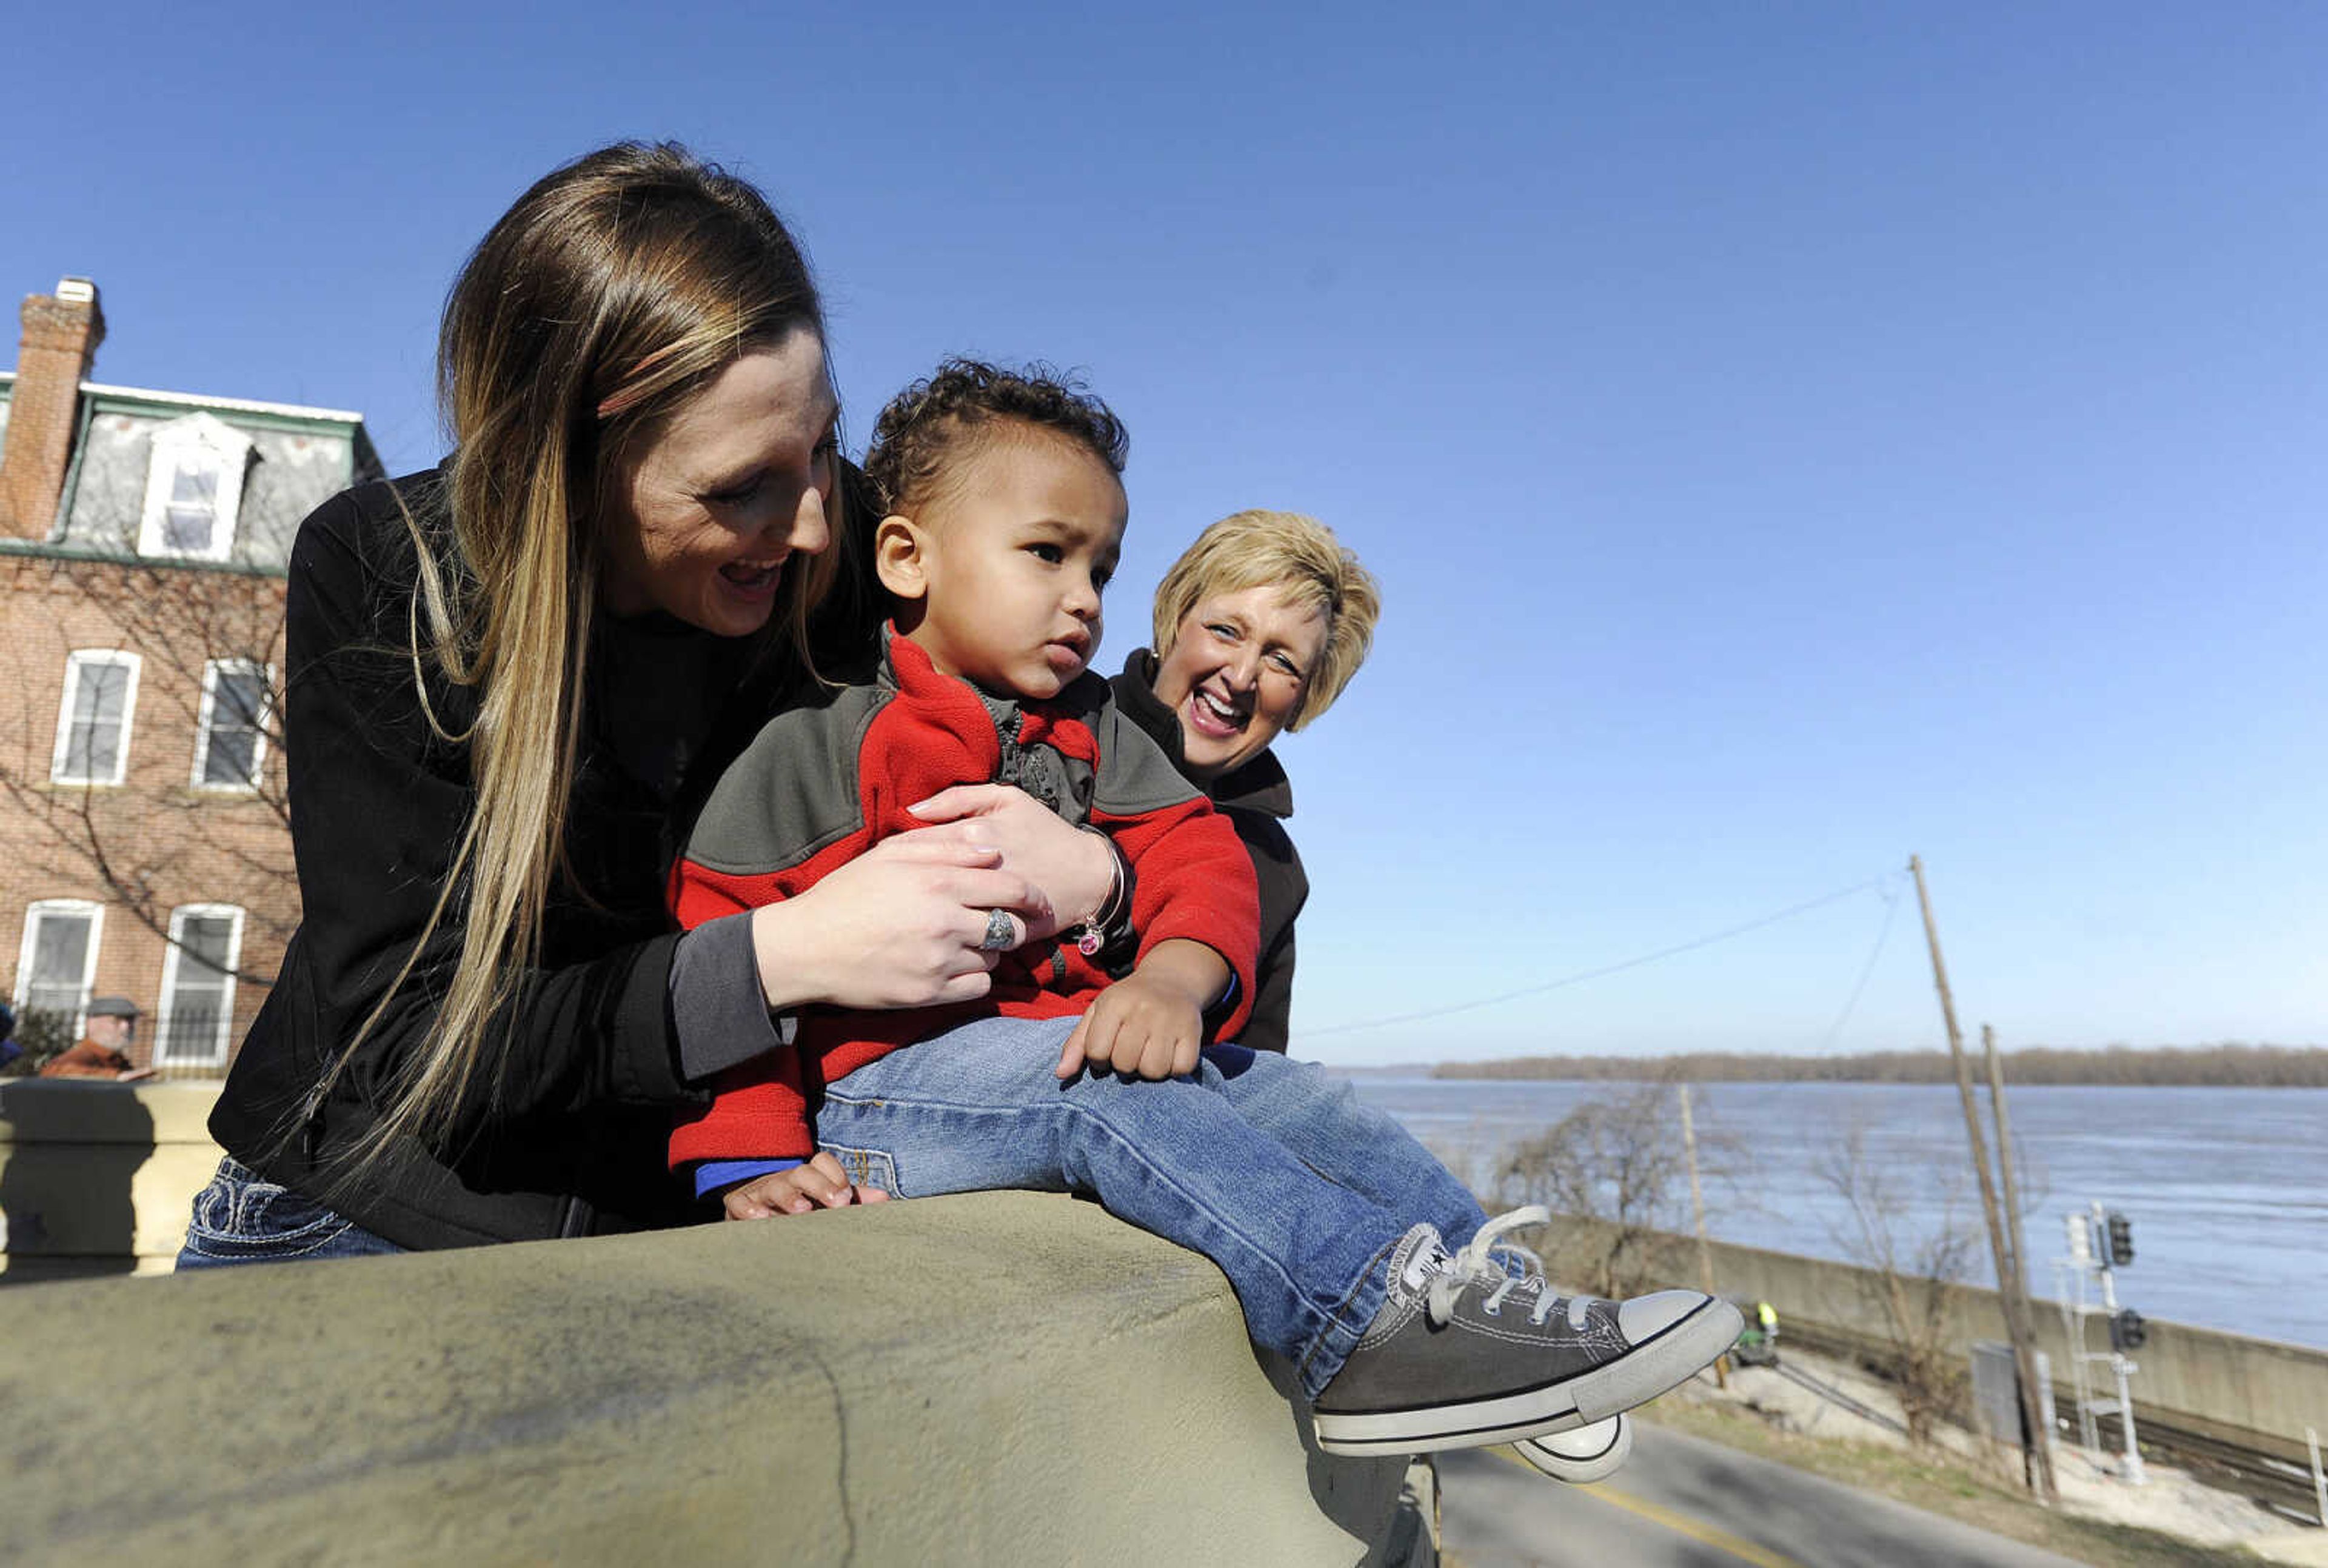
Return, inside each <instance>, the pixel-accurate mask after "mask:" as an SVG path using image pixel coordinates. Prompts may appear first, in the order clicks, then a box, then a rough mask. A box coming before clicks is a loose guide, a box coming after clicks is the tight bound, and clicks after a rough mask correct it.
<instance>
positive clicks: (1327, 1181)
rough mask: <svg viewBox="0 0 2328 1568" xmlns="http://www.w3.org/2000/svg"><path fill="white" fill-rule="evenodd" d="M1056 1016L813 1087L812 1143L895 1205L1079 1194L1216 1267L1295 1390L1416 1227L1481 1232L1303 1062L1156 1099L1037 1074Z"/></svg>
mask: <svg viewBox="0 0 2328 1568" xmlns="http://www.w3.org/2000/svg"><path fill="white" fill-rule="evenodd" d="M1075 1021H1076V1020H1075V1019H1041V1020H1035V1019H1007V1018H992V1019H977V1020H975V1021H974V1022H972V1023H967V1024H964V1025H962V1027H961V1028H956V1029H953V1030H951V1031H949V1032H947V1033H945V1034H942V1035H936V1036H933V1037H932V1038H929V1039H926V1040H924V1041H922V1042H921V1043H920V1044H918V1045H914V1046H909V1047H906V1048H905V1049H904V1050H900V1051H893V1052H891V1053H890V1054H889V1055H888V1056H885V1057H883V1058H882V1059H881V1060H879V1061H878V1062H875V1063H873V1064H871V1065H870V1066H865V1067H860V1068H859V1069H858V1070H857V1071H856V1072H854V1073H851V1074H850V1075H848V1076H847V1077H845V1078H843V1079H841V1080H840V1082H838V1083H836V1084H831V1085H830V1086H829V1087H828V1088H827V1089H826V1091H825V1097H824V1103H823V1105H822V1106H821V1108H820V1109H819V1110H818V1112H817V1116H816V1129H817V1141H818V1142H819V1143H820V1144H821V1145H822V1146H823V1147H824V1148H825V1149H826V1150H829V1151H831V1153H832V1155H833V1156H834V1157H835V1158H836V1159H838V1160H840V1163H841V1164H842V1166H843V1167H844V1168H845V1169H848V1170H849V1172H850V1179H851V1180H853V1181H857V1182H859V1183H869V1184H871V1185H873V1186H876V1187H879V1188H886V1189H887V1190H888V1191H890V1192H892V1193H895V1194H896V1195H897V1196H899V1197H929V1196H933V1195H935V1194H938V1193H948V1192H980V1191H988V1190H991V1189H993V1188H1035V1189H1037V1190H1042V1191H1066V1190H1072V1191H1076V1192H1085V1193H1090V1194H1093V1195H1094V1196H1096V1197H1098V1198H1099V1200H1100V1202H1101V1203H1102V1204H1103V1205H1105V1206H1106V1207H1107V1210H1108V1212H1109V1213H1111V1214H1113V1215H1115V1216H1118V1217H1119V1218H1122V1219H1126V1220H1129V1221H1131V1223H1132V1224H1133V1225H1138V1226H1140V1227H1141V1229H1142V1230H1148V1231H1153V1232H1154V1233H1155V1234H1156V1235H1160V1236H1163V1237H1164V1238H1166V1239H1167V1240H1169V1241H1175V1242H1178V1243H1179V1244H1181V1245H1182V1246H1186V1247H1189V1248H1193V1249H1194V1250H1195V1251H1197V1252H1199V1253H1204V1255H1205V1256H1206V1257H1208V1258H1210V1259H1212V1261H1213V1262H1214V1263H1217V1264H1218V1265H1219V1266H1220V1269H1221V1272H1223V1273H1225V1274H1226V1275H1227V1276H1228V1277H1229V1283H1230V1284H1231V1285H1232V1286H1233V1287H1234V1289H1235V1291H1236V1294H1237V1300H1238V1302H1239V1303H1240V1304H1241V1305H1242V1306H1243V1307H1244V1319H1245V1331H1246V1332H1247V1333H1249V1334H1251V1335H1252V1336H1253V1339H1254V1340H1255V1342H1257V1343H1259V1344H1261V1345H1263V1346H1266V1347H1269V1348H1271V1349H1272V1350H1276V1351H1278V1352H1280V1353H1281V1354H1282V1355H1284V1356H1286V1357H1289V1358H1290V1359H1291V1361H1292V1362H1293V1364H1294V1366H1295V1367H1296V1369H1297V1370H1298V1371H1299V1373H1300V1377H1301V1386H1302V1390H1303V1392H1304V1393H1306V1394H1309V1395H1310V1396H1311V1397H1313V1398H1314V1397H1316V1395H1317V1393H1318V1391H1319V1389H1321V1388H1323V1387H1324V1386H1325V1385H1326V1384H1327V1383H1328V1381H1329V1380H1330V1379H1331V1378H1332V1377H1333V1376H1334V1374H1335V1373H1337V1372H1338V1371H1340V1370H1341V1369H1342V1363H1343V1361H1344V1360H1345V1359H1346V1358H1347V1357H1348V1356H1349V1353H1350V1349H1351V1347H1353V1346H1355V1345H1356V1343H1357V1341H1358V1338H1359V1337H1360V1336H1361V1335H1363V1334H1364V1333H1365V1332H1366V1326H1367V1325H1368V1324H1369V1323H1371V1322H1372V1321H1373V1320H1374V1316H1375V1311H1376V1310H1377V1309H1379V1308H1380V1307H1381V1305H1382V1302H1383V1294H1384V1291H1385V1286H1386V1284H1387V1275H1388V1270H1387V1269H1386V1267H1385V1264H1386V1263H1387V1262H1388V1260H1389V1256H1390V1252H1391V1249H1392V1247H1393V1246H1394V1245H1395V1244H1397V1242H1398V1240H1399V1238H1400V1237H1401V1236H1403V1235H1405V1234H1406V1232H1407V1231H1408V1229H1409V1228H1410V1227H1412V1226H1413V1225H1415V1224H1416V1222H1418V1221H1428V1222H1429V1223H1431V1224H1432V1225H1435V1226H1437V1227H1438V1229H1439V1232H1440V1234H1441V1236H1443V1237H1444V1238H1445V1240H1446V1242H1447V1244H1448V1245H1449V1246H1450V1247H1451V1246H1460V1245H1461V1244H1463V1243H1464V1242H1466V1241H1468V1240H1469V1239H1470V1236H1471V1233H1472V1232H1473V1231H1475V1230H1477V1229H1478V1226H1479V1225H1480V1223H1481V1221H1482V1220H1483V1219H1484V1218H1485V1216H1483V1215H1482V1214H1481V1213H1480V1210H1479V1206H1478V1202H1477V1201H1476V1200H1474V1199H1473V1197H1471V1195H1470V1193H1469V1191H1467V1190H1466V1189H1465V1188H1464V1187H1463V1185H1462V1183H1460V1182H1459V1181H1457V1180H1456V1179H1455V1178H1453V1177H1452V1176H1450V1175H1449V1174H1448V1173H1447V1169H1446V1168H1445V1167H1444V1166H1442V1165H1441V1164H1440V1163H1439V1161H1438V1160H1434V1159H1432V1156H1431V1154H1430V1151H1429V1150H1425V1149H1424V1148H1423V1147H1422V1145H1421V1144H1419V1143H1417V1142H1416V1141H1414V1140H1413V1138H1411V1137H1409V1136H1408V1135H1407V1132H1406V1131H1405V1130H1404V1129H1403V1128H1402V1127H1400V1126H1399V1124H1398V1123H1397V1122H1394V1121H1393V1120H1392V1119H1391V1118H1390V1117H1389V1116H1387V1115H1385V1114H1384V1113H1381V1112H1379V1111H1375V1110H1373V1109H1371V1108H1369V1107H1367V1106H1366V1105H1365V1104H1363V1103H1360V1102H1359V1100H1358V1098H1357V1095H1356V1094H1355V1093H1354V1092H1353V1091H1352V1090H1351V1088H1350V1086H1349V1085H1348V1084H1341V1083H1337V1082H1335V1081H1334V1080H1333V1079H1331V1078H1328V1076H1327V1075H1326V1074H1325V1073H1324V1071H1323V1070H1322V1069H1320V1068H1319V1067H1317V1066H1314V1065H1311V1064H1309V1063H1302V1062H1289V1061H1287V1060H1286V1059H1285V1058H1284V1057H1282V1056H1274V1055H1272V1054H1270V1053H1268V1052H1263V1051H1252V1050H1247V1049H1245V1048H1244V1047H1241V1046H1213V1047H1207V1048H1206V1051H1205V1053H1204V1058H1203V1061H1202V1062H1201V1063H1200V1065H1199V1066H1198V1067H1197V1071H1196V1072H1195V1073H1193V1074H1191V1075H1189V1076H1187V1077H1185V1078H1169V1079H1166V1080H1164V1081H1162V1082H1160V1083H1157V1082H1149V1081H1147V1080H1144V1079H1137V1078H1121V1077H1118V1076H1116V1075H1112V1074H1095V1073H1090V1072H1085V1073H1083V1074H1081V1075H1077V1076H1076V1077H1075V1078H1073V1079H1071V1080H1069V1081H1068V1082H1066V1083H1061V1082H1060V1081H1059V1080H1057V1079H1056V1078H1055V1077H1053V1076H1052V1075H1051V1068H1052V1066H1053V1065H1054V1064H1056V1062H1057V1060H1058V1056H1059V1047H1060V1046H1061V1045H1062V1044H1063V1043H1065V1039H1066V1038H1067V1035H1068V1033H1069V1032H1070V1031H1071V1030H1072V1029H1073V1028H1075Z"/></svg>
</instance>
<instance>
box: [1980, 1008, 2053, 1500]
mask: <svg viewBox="0 0 2328 1568" xmlns="http://www.w3.org/2000/svg"><path fill="white" fill-rule="evenodd" d="M1980 1047H1981V1051H1982V1053H1983V1054H1984V1055H1985V1056H1986V1057H1987V1058H1988V1110H1989V1114H1990V1115H1992V1116H1994V1117H1995V1119H1996V1173H1997V1176H1998V1178H1999V1179H2001V1180H2002V1181H2003V1183H2004V1240H2005V1246H2006V1252H2007V1256H2008V1257H2009V1259H2010V1261H2011V1262H2012V1264H2013V1279H2012V1281H2011V1282H2009V1283H2008V1284H2006V1286H2005V1287H2004V1294H2005V1300H2006V1301H2007V1302H2008V1303H2009V1304H2010V1307H2011V1310H2012V1314H2013V1318H2012V1319H2011V1320H2017V1321H2018V1322H2019V1323H2020V1325H2021V1334H2022V1336H2023V1338H2025V1340H2026V1345H2025V1347H2024V1344H2023V1338H2015V1339H2014V1345H2013V1357H2014V1366H2015V1367H2016V1369H2018V1370H2019V1376H2021V1378H2022V1388H2021V1416H2022V1419H2023V1421H2025V1422H2029V1423H2030V1428H2029V1430H2030V1431H2032V1432H2035V1433H2037V1434H2038V1436H2037V1441H2036V1443H2035V1445H2034V1448H2033V1450H2032V1455H2031V1462H2032V1467H2033V1468H2034V1469H2035V1470H2036V1472H2037V1476H2038V1477H2040V1478H2042V1482H2041V1484H2040V1487H2039V1492H2040V1495H2041V1496H2043V1497H2047V1498H2051V1497H2052V1496H2054V1495H2055V1485H2054V1479H2053V1429H2052V1427H2051V1424H2050V1423H2048V1422H2046V1420H2045V1398H2044V1391H2043V1389H2042V1388H2041V1387H2040V1386H2039V1385H2038V1381H2037V1335H2036V1321H2035V1314H2034V1313H2032V1311H2031V1310H2030V1307H2029V1235H2028V1232H2027V1230H2026V1229H2025V1228H2024V1227H2023V1225H2022V1223H2021V1221H2022V1215H2021V1176H2020V1172H2019V1171H2018V1170H2017V1169H2015V1166H2014V1158H2013V1119H2012V1117H2011V1116H2009V1115H2008V1114H2006V1113H2005V1109H2004V1057H2003V1056H2001V1055H1999V1054H1998V1052H1997V1049H1996V1031H1995V1029H1993V1028H1990V1027H1989V1026H1988V1025H1986V1024H1983V1025H1981V1026H1980ZM2023 1357H2026V1358H2027V1362H2028V1365H2027V1366H2026V1367H2025V1368H2024V1367H2022V1366H2021V1363H2022V1361H2023Z"/></svg>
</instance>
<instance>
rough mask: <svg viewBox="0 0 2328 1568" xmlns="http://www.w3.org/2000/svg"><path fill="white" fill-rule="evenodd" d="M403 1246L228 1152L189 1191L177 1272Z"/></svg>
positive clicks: (348, 1255)
mask: <svg viewBox="0 0 2328 1568" xmlns="http://www.w3.org/2000/svg"><path fill="white" fill-rule="evenodd" d="M402 1251H404V1249H403V1248H402V1247H400V1246H398V1245H397V1244H395V1243H394V1242H392V1241H390V1240H389V1239H388V1238H387V1237H385V1236H376V1235H372V1234H371V1232H370V1231H368V1230H366V1229H364V1228H363V1227H362V1226H361V1225H357V1224H356V1223H355V1222H354V1221H353V1220H348V1219H343V1218H341V1217H340V1216H338V1215H336V1214H334V1213H333V1212H332V1211H331V1210H330V1209H328V1208H325V1207H324V1206H323V1205H322V1204H320V1203H317V1202H316V1201H315V1200H314V1199H313V1198H311V1197H307V1196H305V1194H303V1193H298V1192H294V1191H293V1190H292V1189H291V1188H287V1187H277V1185H276V1184H275V1183H273V1182H271V1181H269V1180H268V1179H267V1178H265V1177H263V1176H261V1175H259V1174H258V1172H257V1171H255V1170H253V1169H250V1167H249V1166H248V1165H245V1164H243V1163H242V1162H241V1161H240V1160H237V1159H235V1158H234V1157H233V1156H231V1155H229V1156H228V1157H227V1158H225V1159H223V1160H220V1161H219V1168H218V1174H217V1175H216V1176H214V1177H212V1178H211V1184H210V1185H209V1186H208V1187H205V1188H202V1191H200V1192H198V1193H196V1194H194V1215H193V1218H192V1221H190V1222H189V1223H188V1224H187V1225H186V1245H185V1250H184V1251H183V1252H181V1253H179V1254H178V1272H180V1273H182V1274H183V1273H184V1272H187V1271H189V1270H192V1269H220V1268H224V1267H226V1266H227V1265H228V1264H230V1263H292V1262H295V1261H296V1260H299V1259H304V1258H361V1257H370V1256H372V1255H374V1254H376V1253H400V1252H402Z"/></svg>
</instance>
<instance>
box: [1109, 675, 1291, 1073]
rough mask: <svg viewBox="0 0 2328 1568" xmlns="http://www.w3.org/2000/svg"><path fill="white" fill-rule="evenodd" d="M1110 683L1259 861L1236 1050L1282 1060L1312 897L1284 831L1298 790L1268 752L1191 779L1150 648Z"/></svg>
mask: <svg viewBox="0 0 2328 1568" xmlns="http://www.w3.org/2000/svg"><path fill="white" fill-rule="evenodd" d="M1111 684H1112V685H1113V687H1114V688H1115V701H1116V706H1117V708H1118V709H1120V710H1121V711H1122V714H1123V715H1124V717H1125V718H1129V719H1131V721H1132V722H1133V723H1134V724H1136V725H1138V726H1139V727H1140V728H1141V729H1143V730H1145V731H1147V732H1148V734H1149V736H1150V738H1152V739H1153V740H1154V741H1155V742H1156V744H1157V745H1159V746H1162V747H1163V748H1164V755H1165V756H1169V757H1170V758H1171V759H1172V765H1174V766H1175V767H1177V768H1178V769H1179V770H1180V772H1181V774H1182V775H1183V776H1185V777H1187V779H1188V781H1189V782H1190V783H1191V784H1196V785H1197V788H1199V789H1201V790H1203V791H1204V792H1205V793H1206V794H1207V795H1209V796H1211V797H1212V802H1213V804H1214V805H1215V806H1216V807H1217V808H1218V809H1219V810H1220V811H1221V812H1223V813H1225V815H1226V816H1227V817H1228V819H1229V821H1230V822H1232V823H1233V824H1234V826H1235V828H1236V831H1237V837H1238V838H1239V839H1241V840H1244V847H1245V852H1246V853H1247V854H1249V855H1251V856H1252V857H1253V878H1254V880H1255V881H1256V882H1258V883H1259V884H1260V887H1261V962H1260V966H1259V968H1258V969H1257V970H1256V971H1255V977H1256V978H1255V981H1254V988H1253V1017H1252V1019H1250V1020H1248V1021H1247V1023H1246V1024H1245V1027H1244V1031H1243V1032H1242V1033H1240V1034H1239V1035H1238V1036H1237V1043H1238V1044H1240V1045H1246V1046H1251V1047H1253V1048H1254V1049H1256V1050H1263V1051H1277V1052H1282V1051H1283V1050H1284V1049H1285V1032H1286V1028H1287V1024H1288V1021H1289V1019H1291V1014H1292V1010H1293V923H1294V920H1295V919H1296V918H1297V917H1298V916H1299V915H1300V913H1301V906H1302V905H1303V904H1304V903H1306V902H1308V900H1309V876H1308V874H1307V873H1305V872H1304V871H1303V870H1302V869H1301V857H1300V855H1299V854H1298V853H1296V852H1295V850H1294V848H1293V840H1292V837H1291V835H1290V834H1288V833H1287V832H1286V831H1285V820H1286V819H1287V818H1288V817H1291V815H1292V814H1293V785H1292V784H1291V782H1289V781H1288V780H1287V778H1286V776H1285V770H1284V768H1282V767H1281V766H1279V765H1278V761H1277V758H1276V757H1275V756H1273V755H1272V754H1271V753H1269V752H1267V751H1264V752H1263V753H1262V754H1261V755H1260V756H1256V757H1254V758H1253V760H1252V761H1251V762H1249V763H1246V764H1245V765H1244V766H1243V767H1240V768H1238V769H1236V770H1235V771H1234V773H1227V774H1224V775H1221V776H1220V777H1219V778H1216V779H1215V780H1213V782H1212V783H1210V784H1205V783H1204V782H1202V781H1201V780H1199V779H1197V777H1196V776H1195V775H1193V774H1190V773H1189V772H1188V760H1187V756H1184V755H1183V753H1182V750H1181V744H1180V720H1179V718H1178V716H1176V715H1175V714H1174V713H1173V711H1172V710H1171V709H1169V708H1167V707H1166V706H1165V705H1164V704H1163V703H1162V702H1160V701H1159V700H1158V699H1157V697H1156V655H1155V654H1154V653H1150V652H1149V651H1148V650H1147V649H1145V648H1141V649H1139V650H1137V651H1136V652H1135V653H1133V654H1132V655H1131V658H1130V659H1129V660H1128V661H1126V662H1125V663H1124V666H1123V673H1122V674H1121V675H1118V676H1117V677H1116V678H1115V679H1114V681H1112V682H1111Z"/></svg>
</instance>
